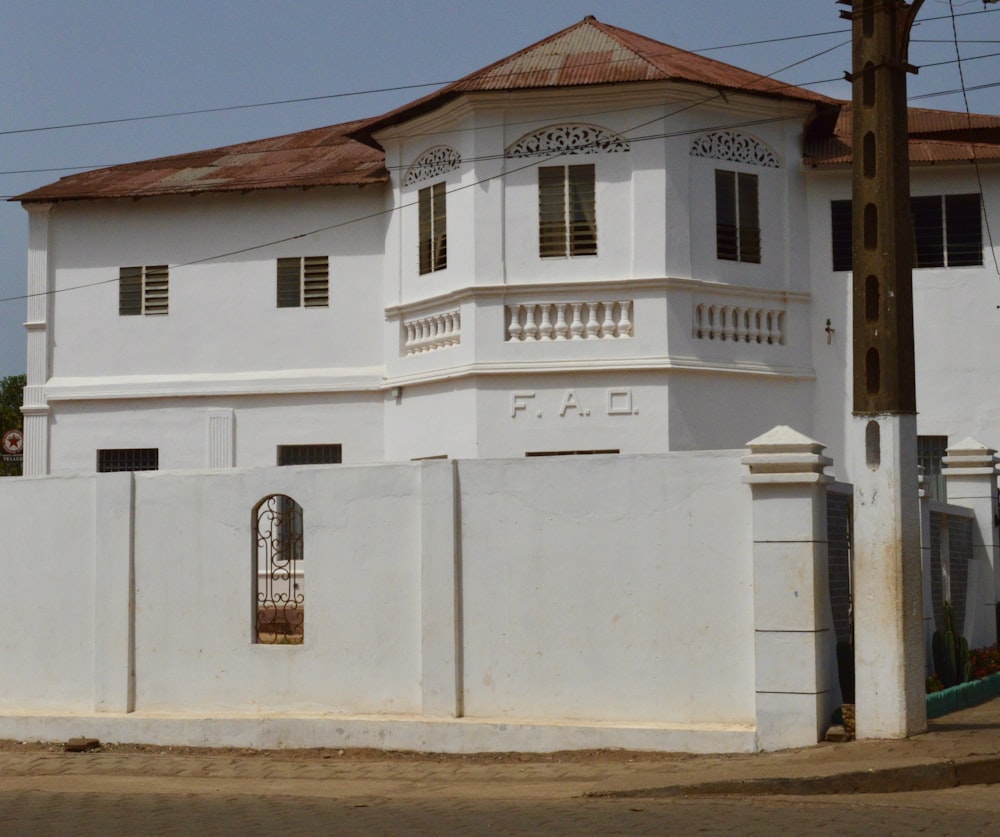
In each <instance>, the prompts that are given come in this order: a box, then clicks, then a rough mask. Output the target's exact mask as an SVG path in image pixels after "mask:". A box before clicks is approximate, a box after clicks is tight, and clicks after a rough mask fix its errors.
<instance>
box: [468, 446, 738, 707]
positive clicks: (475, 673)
mask: <svg viewBox="0 0 1000 837" xmlns="http://www.w3.org/2000/svg"><path fill="white" fill-rule="evenodd" d="M459 475H460V480H461V484H462V492H463V504H462V532H463V537H462V576H463V585H464V596H463V601H462V606H463V612H464V614H465V630H464V638H465V687H466V697H465V708H466V712H467V714H468V715H470V716H477V715H487V716H489V715H495V716H512V717H518V716H522V717H523V716H536V717H540V718H549V719H557V718H570V719H573V718H577V719H579V718H589V719H602V720H605V721H636V720H639V719H649V718H657V719H659V720H662V721H668V720H678V719H680V718H685V719H686V720H687V721H688V722H692V723H703V722H708V721H710V719H715V720H716V721H724V722H728V723H740V722H743V723H752V721H753V716H754V703H753V691H754V687H753V639H752V636H753V603H752V586H753V585H752V579H753V570H752V562H751V561H750V560H748V559H749V554H750V545H751V531H750V529H751V522H750V504H749V497H748V496H747V493H748V492H747V489H746V487H745V486H743V485H740V484H739V477H740V466H739V460H738V459H737V458H735V457H733V455H732V454H731V453H720V454H718V455H715V456H713V455H711V454H709V455H705V454H699V455H692V456H685V455H683V454H680V455H670V456H662V457H641V458H640V457H623V458H619V457H598V458H594V459H587V460H575V461H572V460H566V459H563V458H559V459H544V460H538V459H536V460H528V461H525V462H517V463H510V462H475V463H467V462H463V463H461V464H460V467H459ZM598 493H599V494H600V496H601V500H600V501H599V502H597V503H595V502H594V501H595V499H596V495H597V494H598ZM723 509H725V510H726V517H725V518H723V517H722V516H721V514H722V511H723ZM498 534H499V537H498ZM709 602H713V604H711V605H710V606H708V607H706V605H707V604H708V603H709ZM640 684H641V685H640Z"/></svg>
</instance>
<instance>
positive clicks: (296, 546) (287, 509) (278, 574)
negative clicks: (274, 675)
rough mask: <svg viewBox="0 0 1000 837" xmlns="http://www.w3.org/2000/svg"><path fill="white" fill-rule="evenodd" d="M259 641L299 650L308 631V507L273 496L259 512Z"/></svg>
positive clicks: (256, 572)
mask: <svg viewBox="0 0 1000 837" xmlns="http://www.w3.org/2000/svg"><path fill="white" fill-rule="evenodd" d="M254 521H255V527H254V528H255V533H256V542H257V546H256V549H255V551H254V611H255V613H256V618H255V624H254V641H255V642H260V643H269V644H277V645H299V644H301V643H302V640H303V636H304V631H305V590H304V577H303V567H302V558H303V541H302V506H300V505H299V504H298V503H296V502H295V500H293V499H292V498H291V497H288V496H287V495H285V494H271V495H269V496H267V497H265V498H264V499H263V500H261V501H260V503H258V504H257V507H256V508H255V509H254Z"/></svg>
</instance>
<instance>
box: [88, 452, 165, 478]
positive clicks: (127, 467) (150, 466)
mask: <svg viewBox="0 0 1000 837" xmlns="http://www.w3.org/2000/svg"><path fill="white" fill-rule="evenodd" d="M159 468H160V450H159V448H108V449H105V450H99V451H97V472H98V473H100V474H109V473H112V472H115V471H157V470H159Z"/></svg>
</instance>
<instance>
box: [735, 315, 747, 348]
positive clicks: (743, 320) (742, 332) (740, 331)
mask: <svg viewBox="0 0 1000 837" xmlns="http://www.w3.org/2000/svg"><path fill="white" fill-rule="evenodd" d="M733 313H734V317H735V319H736V342H737V343H746V341H747V312H746V309H745V308H733Z"/></svg>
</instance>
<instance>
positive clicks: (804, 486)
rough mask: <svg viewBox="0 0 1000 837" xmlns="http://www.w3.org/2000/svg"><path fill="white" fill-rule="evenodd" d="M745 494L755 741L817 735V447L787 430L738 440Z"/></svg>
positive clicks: (826, 715)
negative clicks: (749, 511) (749, 517)
mask: <svg viewBox="0 0 1000 837" xmlns="http://www.w3.org/2000/svg"><path fill="white" fill-rule="evenodd" d="M747 446H748V447H749V448H750V455H749V456H746V457H744V459H743V464H744V465H746V466H748V468H749V470H750V473H749V475H747V476H745V477H744V481H745V482H747V483H748V484H749V485H750V489H751V491H752V493H753V567H754V579H753V588H754V634H755V635H754V648H755V671H756V694H757V746H758V747H759V748H760V749H762V750H776V749H781V748H785V747H802V746H806V745H809V744H815V743H816V742H817V741H819V740H820V739H821V738H822V736H823V734H824V732H825V731H826V727H827V725H828V724H829V721H830V715H831V713H832V711H833V708H834V707H833V706H832V703H833V697H832V688H833V683H834V681H833V678H834V676H835V675H834V668H835V665H836V662H835V661H836V653H835V636H834V632H833V615H832V612H831V609H830V592H829V579H828V576H827V531H826V488H827V485H829V484H830V483H831V482H833V477H831V476H829V475H827V474H825V473H824V469H825V468H826V466H827V465H830V464H831V462H832V460H830V459H829V458H828V457H826V456H823V455H822V451H823V448H824V445H822V444H820V443H819V442H817V441H815V440H813V439H810V438H808V437H807V436H803V435H802V434H801V433H798V432H796V431H795V430H792V429H791V428H790V427H775V428H774V429H773V430H770V431H769V432H767V433H765V434H764V435H763V436H760V437H758V438H756V439H754V440H753V441H751V442H748V443H747Z"/></svg>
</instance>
